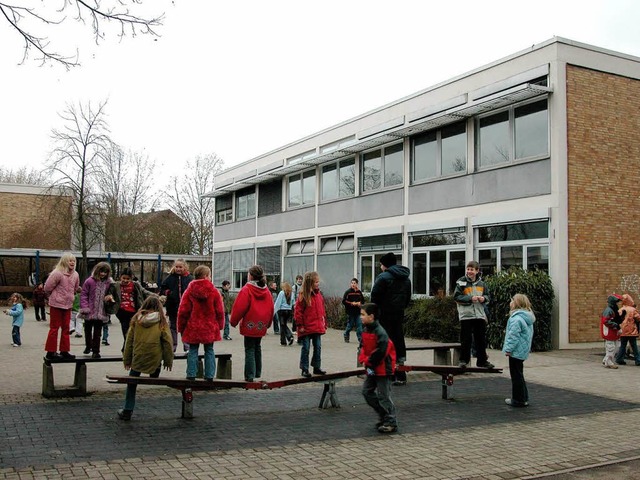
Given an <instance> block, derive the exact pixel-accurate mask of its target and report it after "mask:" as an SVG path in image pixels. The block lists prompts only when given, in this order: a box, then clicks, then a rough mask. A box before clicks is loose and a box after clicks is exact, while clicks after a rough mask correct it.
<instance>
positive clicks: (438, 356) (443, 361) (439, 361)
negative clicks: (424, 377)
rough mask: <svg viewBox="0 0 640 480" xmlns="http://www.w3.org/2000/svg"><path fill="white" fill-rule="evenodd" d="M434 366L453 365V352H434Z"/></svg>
mask: <svg viewBox="0 0 640 480" xmlns="http://www.w3.org/2000/svg"><path fill="white" fill-rule="evenodd" d="M433 364H434V365H451V351H450V350H434V351H433Z"/></svg>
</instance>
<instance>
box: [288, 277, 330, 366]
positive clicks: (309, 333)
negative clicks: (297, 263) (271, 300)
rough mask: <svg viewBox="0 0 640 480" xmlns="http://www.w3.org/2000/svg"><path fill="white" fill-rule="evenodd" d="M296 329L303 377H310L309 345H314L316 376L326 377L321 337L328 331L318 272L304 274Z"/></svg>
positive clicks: (296, 312) (296, 314) (313, 360)
mask: <svg viewBox="0 0 640 480" xmlns="http://www.w3.org/2000/svg"><path fill="white" fill-rule="evenodd" d="M295 319H296V329H297V331H298V338H299V339H300V340H301V343H302V349H301V350H300V369H301V370H302V376H303V377H307V378H308V377H310V376H311V374H310V373H309V344H310V343H312V344H313V356H312V357H311V366H312V367H313V374H314V375H324V374H325V373H327V372H325V371H324V370H322V369H321V368H320V364H321V362H322V359H321V357H320V355H321V352H322V342H321V338H322V337H321V335H324V333H325V332H326V331H327V318H326V314H325V311H324V298H323V297H322V293H320V276H319V275H318V274H317V272H307V273H305V274H304V280H303V281H302V289H301V291H300V295H299V297H298V298H297V299H296V308H295Z"/></svg>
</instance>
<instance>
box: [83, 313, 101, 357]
mask: <svg viewBox="0 0 640 480" xmlns="http://www.w3.org/2000/svg"><path fill="white" fill-rule="evenodd" d="M101 339H102V320H85V321H84V344H85V346H86V347H87V348H90V349H91V351H92V352H93V353H100V340H101Z"/></svg>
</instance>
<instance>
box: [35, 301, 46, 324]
mask: <svg viewBox="0 0 640 480" xmlns="http://www.w3.org/2000/svg"><path fill="white" fill-rule="evenodd" d="M33 308H35V309H36V320H37V321H38V322H39V321H40V320H42V321H43V322H46V321H47V312H45V311H44V305H42V306H39V305H34V306H33Z"/></svg>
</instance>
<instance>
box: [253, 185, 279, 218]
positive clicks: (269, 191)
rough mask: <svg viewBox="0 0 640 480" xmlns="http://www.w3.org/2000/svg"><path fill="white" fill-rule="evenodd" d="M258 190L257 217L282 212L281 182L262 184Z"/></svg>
mask: <svg viewBox="0 0 640 480" xmlns="http://www.w3.org/2000/svg"><path fill="white" fill-rule="evenodd" d="M259 188H260V190H259V194H260V201H259V202H258V216H259V217H264V216H266V215H272V214H274V213H280V212H282V180H281V179H278V180H276V181H273V182H268V183H263V184H261V185H260V187H259Z"/></svg>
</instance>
